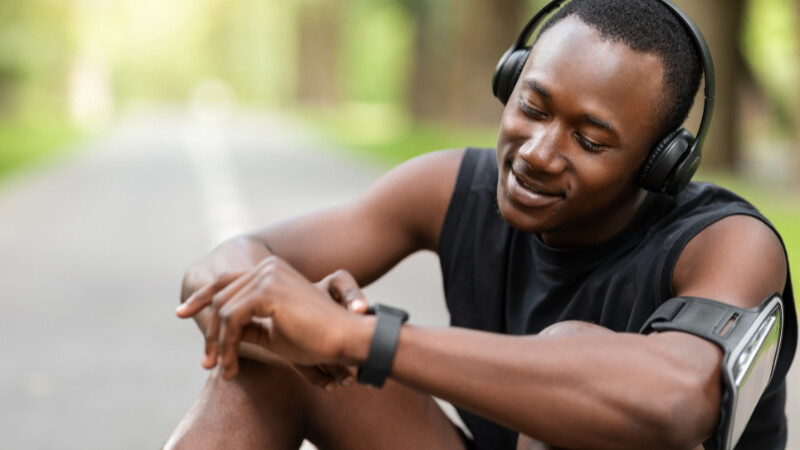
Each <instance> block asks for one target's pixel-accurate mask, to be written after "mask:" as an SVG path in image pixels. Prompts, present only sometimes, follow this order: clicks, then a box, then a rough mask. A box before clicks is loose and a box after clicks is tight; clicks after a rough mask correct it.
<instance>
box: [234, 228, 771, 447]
mask: <svg viewBox="0 0 800 450" xmlns="http://www.w3.org/2000/svg"><path fill="white" fill-rule="evenodd" d="M293 274H295V275H293ZM261 276H262V277H261V278H260V279H259V280H258V281H259V283H254V285H253V286H254V289H253V290H248V292H246V293H243V294H242V295H241V296H238V297H236V298H235V299H234V300H232V301H231V302H230V303H229V304H227V305H225V306H224V307H223V308H222V309H221V310H220V317H221V318H222V321H223V329H222V330H221V347H220V348H221V349H222V351H223V354H222V358H221V362H222V365H223V369H224V375H225V376H226V377H230V376H233V375H234V374H235V355H234V353H232V352H234V348H235V347H234V346H232V343H236V342H238V339H240V336H238V335H237V331H236V329H237V327H238V326H240V325H241V324H242V323H247V321H248V320H249V318H250V317H253V316H261V317H271V318H272V319H273V326H272V327H271V328H270V329H268V330H265V333H266V334H267V335H268V336H267V339H265V341H264V344H263V345H265V346H266V347H270V348H273V349H275V350H276V351H278V352H279V353H281V354H284V355H288V356H287V357H289V358H303V362H304V363H309V362H311V361H316V362H321V363H332V362H335V363H340V364H361V363H363V362H364V361H365V360H366V357H367V354H368V352H369V347H370V340H371V336H372V333H373V331H374V327H375V320H374V317H364V316H357V315H354V314H348V313H347V312H346V311H344V310H337V309H335V308H328V310H326V311H325V312H324V314H321V313H322V311H319V312H320V314H311V313H310V310H309V309H308V307H309V306H310V305H312V304H313V305H316V306H314V309H315V310H318V308H319V307H321V306H322V305H325V304H327V303H326V302H325V299H324V296H323V297H320V295H321V294H315V293H314V292H313V291H312V290H309V289H307V288H303V287H302V286H303V284H304V283H307V282H306V281H304V280H303V279H302V277H301V276H299V275H296V272H295V271H294V270H293V269H291V267H289V266H288V265H286V264H283V263H282V262H281V261H278V260H275V261H267V263H266V264H264V266H263V267H262V272H261ZM785 277H786V265H785V257H784V254H783V250H782V246H781V245H780V242H779V241H778V238H777V237H776V236H775V235H774V234H773V233H772V232H771V231H770V230H769V229H768V228H767V227H766V225H764V224H763V223H761V222H759V221H757V220H756V219H752V218H749V217H743V216H735V217H730V218H727V219H723V220H721V221H719V222H717V223H716V224H714V225H712V226H710V227H708V228H707V229H706V230H704V231H703V232H701V233H700V234H699V235H698V236H697V237H696V238H695V239H694V240H692V241H691V242H690V243H689V244H688V246H687V247H686V249H685V250H684V252H683V254H682V256H681V257H680V258H679V261H678V264H677V266H676V268H675V270H674V280H673V285H674V290H675V294H676V295H678V296H681V295H697V296H706V297H710V298H714V299H717V300H720V301H727V302H730V303H732V304H735V305H737V306H742V307H751V306H755V305H756V304H757V303H758V302H759V301H760V300H761V299H763V298H764V297H766V296H767V295H768V294H769V293H771V292H775V291H777V292H781V291H782V289H783V286H784V282H785ZM263 281H268V282H264V283H260V282H263ZM306 303H307V305H306ZM237 324H239V325H237ZM721 358H722V353H721V351H720V350H719V349H718V348H717V347H716V346H715V345H714V344H712V343H710V342H707V341H705V340H703V339H700V338H697V337H695V336H692V335H689V334H686V333H680V332H665V333H659V334H653V335H649V336H642V335H636V334H631V333H610V332H609V333H563V334H559V333H550V335H549V336H524V337H516V336H503V335H499V334H492V333H484V332H477V331H472V330H464V329H425V328H419V327H412V326H406V327H403V329H402V331H401V333H400V338H399V344H398V346H397V353H396V355H395V359H394V363H393V366H392V377H393V378H394V379H395V380H397V381H400V382H402V383H404V384H406V385H408V386H410V387H413V388H415V389H417V390H419V391H422V392H426V393H429V394H432V395H435V396H437V397H440V398H443V399H445V400H448V401H450V402H452V403H453V404H455V405H458V406H460V407H462V408H465V409H467V410H470V411H473V412H475V413H477V414H479V415H482V416H485V417H487V418H489V419H491V420H494V421H496V422H498V423H500V424H503V425H505V426H507V427H509V428H512V429H515V430H519V431H520V432H522V433H524V434H526V435H529V436H532V437H534V438H536V439H540V440H542V441H544V442H548V443H549V444H551V445H555V446H562V447H568V448H691V447H693V446H697V445H698V444H700V443H701V442H702V441H703V440H705V439H706V438H707V437H708V436H710V435H711V434H712V433H713V431H714V428H715V425H716V423H717V420H718V415H719V409H720V391H721V389H720V387H721V378H720V365H721Z"/></svg>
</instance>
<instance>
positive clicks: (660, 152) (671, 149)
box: [636, 127, 694, 194]
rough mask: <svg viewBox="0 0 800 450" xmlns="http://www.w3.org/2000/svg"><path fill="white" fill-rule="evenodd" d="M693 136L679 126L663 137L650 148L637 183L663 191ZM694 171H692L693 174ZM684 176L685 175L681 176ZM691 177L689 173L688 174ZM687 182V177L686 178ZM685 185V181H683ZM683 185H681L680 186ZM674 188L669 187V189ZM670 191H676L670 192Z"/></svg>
mask: <svg viewBox="0 0 800 450" xmlns="http://www.w3.org/2000/svg"><path fill="white" fill-rule="evenodd" d="M693 141H694V137H693V136H692V134H691V133H689V132H688V131H686V129H685V128H683V127H679V128H677V129H675V130H673V131H671V132H670V133H668V134H667V135H666V136H665V137H663V138H662V139H661V140H660V141H658V143H657V144H656V145H655V146H654V147H653V148H652V149H651V150H650V153H649V154H648V155H647V158H646V159H645V161H644V164H642V167H641V168H640V169H639V175H638V176H637V180H636V181H637V183H638V184H639V186H641V187H643V188H645V189H647V190H648V191H654V192H663V191H664V190H665V189H666V187H667V186H666V185H667V184H670V186H671V187H672V186H673V183H668V182H669V180H670V179H671V177H674V176H675V175H677V173H673V172H675V169H676V168H677V166H678V165H679V164H680V163H681V162H682V160H683V159H684V158H683V157H684V156H685V155H686V153H687V152H688V151H689V149H690V147H692V143H693ZM693 173H694V172H692V174H693ZM681 178H685V177H683V176H682V177H681ZM689 178H691V174H690V175H689ZM686 182H688V179H687V180H686ZM684 185H685V183H684ZM681 187H683V186H681ZM672 190H674V188H672V189H670V191H672ZM670 193H673V194H674V193H677V191H676V192H670Z"/></svg>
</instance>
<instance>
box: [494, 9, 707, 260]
mask: <svg viewBox="0 0 800 450" xmlns="http://www.w3.org/2000/svg"><path fill="white" fill-rule="evenodd" d="M651 13H652V14H654V16H651V15H650V14H651ZM584 16H586V18H584ZM634 22H635V23H634ZM686 33H687V32H686V31H685V28H684V26H683V24H681V23H680V22H679V21H678V19H676V18H675V17H674V16H673V15H672V13H671V12H670V11H669V10H667V9H666V7H665V6H663V5H662V4H660V3H659V2H655V1H653V0H650V1H644V0H637V1H634V0H626V1H620V0H574V1H573V2H571V3H569V4H568V5H567V6H566V7H565V8H564V9H562V10H560V11H559V12H558V13H557V14H556V15H554V16H553V18H551V19H550V20H549V21H548V23H547V24H546V26H545V27H544V29H543V31H542V32H540V34H539V36H538V37H537V40H536V42H535V43H534V45H533V47H532V49H531V53H530V56H529V58H528V61H527V63H526V64H525V67H524V69H523V71H522V73H521V74H520V77H519V81H518V83H517V85H516V87H515V88H514V91H513V92H512V94H511V96H510V98H509V100H508V103H507V106H506V110H505V112H504V114H503V121H502V123H501V128H500V134H499V136H498V148H497V151H498V167H499V180H498V206H499V208H500V212H501V213H502V214H503V217H504V218H505V219H506V220H507V221H508V222H509V223H510V224H511V225H513V226H515V227H516V228H519V229H522V230H525V231H529V232H536V233H540V234H541V235H542V238H543V239H545V242H551V243H553V244H556V245H583V244H588V243H591V242H596V241H598V240H601V239H604V238H607V237H610V235H611V234H613V233H615V232H617V231H619V230H620V229H621V228H622V227H623V226H624V225H625V224H626V223H627V222H628V221H629V220H630V219H631V217H632V215H633V213H634V212H635V211H636V209H637V206H638V205H639V204H640V202H641V200H642V198H643V196H642V191H641V189H639V188H638V187H637V186H636V185H635V183H634V180H635V176H636V173H637V172H638V169H639V167H640V166H641V164H642V162H643V161H644V159H645V157H646V155H647V152H648V151H649V149H650V148H651V146H652V145H653V144H654V143H655V142H656V141H657V140H658V139H659V138H660V137H661V136H662V135H663V134H664V133H665V132H667V131H669V130H671V129H673V128H675V127H677V126H679V125H680V123H681V122H682V121H683V119H684V118H685V116H686V115H687V114H688V110H689V109H690V108H691V105H692V100H693V98H694V94H695V92H696V90H697V88H698V86H699V78H700V75H701V74H702V72H701V70H700V69H701V66H700V64H699V61H698V56H697V54H696V53H697V52H696V51H695V50H694V44H693V42H692V40H691V38H690V37H689V36H688V35H687V34H686ZM657 36H660V38H657ZM659 39H664V40H666V41H675V40H676V39H677V40H678V41H680V42H677V43H675V42H659ZM681 42H683V44H685V45H683V44H681ZM684 47H685V48H684ZM684 57H685V58H686V59H688V60H689V61H693V64H694V65H695V66H696V68H697V70H691V69H690V70H688V72H687V71H684V68H683V66H685V65H690V64H692V63H691V62H689V63H687V62H686V61H683V59H682V58H684ZM681 61H683V62H682V63H681ZM687 86H688V87H687ZM677 98H682V99H683V100H680V101H672V100H675V99H677Z"/></svg>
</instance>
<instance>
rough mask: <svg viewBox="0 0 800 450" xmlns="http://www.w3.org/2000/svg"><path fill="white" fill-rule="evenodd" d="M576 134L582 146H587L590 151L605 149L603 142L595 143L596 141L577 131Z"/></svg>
mask: <svg viewBox="0 0 800 450" xmlns="http://www.w3.org/2000/svg"><path fill="white" fill-rule="evenodd" d="M575 136H576V137H577V138H578V142H579V143H580V145H581V147H583V148H585V149H586V150H589V151H592V152H599V151H601V150H603V147H605V146H604V145H602V144H595V143H594V142H592V141H590V140H588V139H586V138H585V137H583V136H581V135H580V134H577V133H576V135H575Z"/></svg>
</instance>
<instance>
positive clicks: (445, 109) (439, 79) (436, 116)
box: [409, 0, 527, 125]
mask: <svg viewBox="0 0 800 450" xmlns="http://www.w3.org/2000/svg"><path fill="white" fill-rule="evenodd" d="M526 5H527V2H526V1H525V0H506V1H503V2H496V1H493V0H461V1H460V2H455V1H452V0H450V1H444V0H440V1H436V2H423V1H415V2H413V3H412V8H413V9H412V10H413V13H414V17H415V21H416V43H415V50H416V58H415V63H416V65H415V68H414V73H413V75H412V78H411V83H410V88H411V92H410V96H409V98H410V99H411V105H410V107H411V108H410V109H411V111H412V114H413V116H414V118H415V119H416V120H417V121H436V122H443V123H451V124H461V125H465V124H466V125H489V124H497V123H498V122H499V118H500V114H501V112H502V106H501V105H500V103H499V102H498V101H497V100H496V99H495V98H494V97H493V96H492V90H491V77H492V73H493V72H494V68H495V66H496V65H497V62H498V61H499V59H500V56H502V54H503V52H505V50H506V49H508V47H510V46H511V43H512V42H513V41H514V39H515V38H516V37H517V35H518V33H519V31H520V29H521V28H522V25H523V24H524V23H525V21H526V20H527V17H525V12H526V10H527V9H526Z"/></svg>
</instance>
